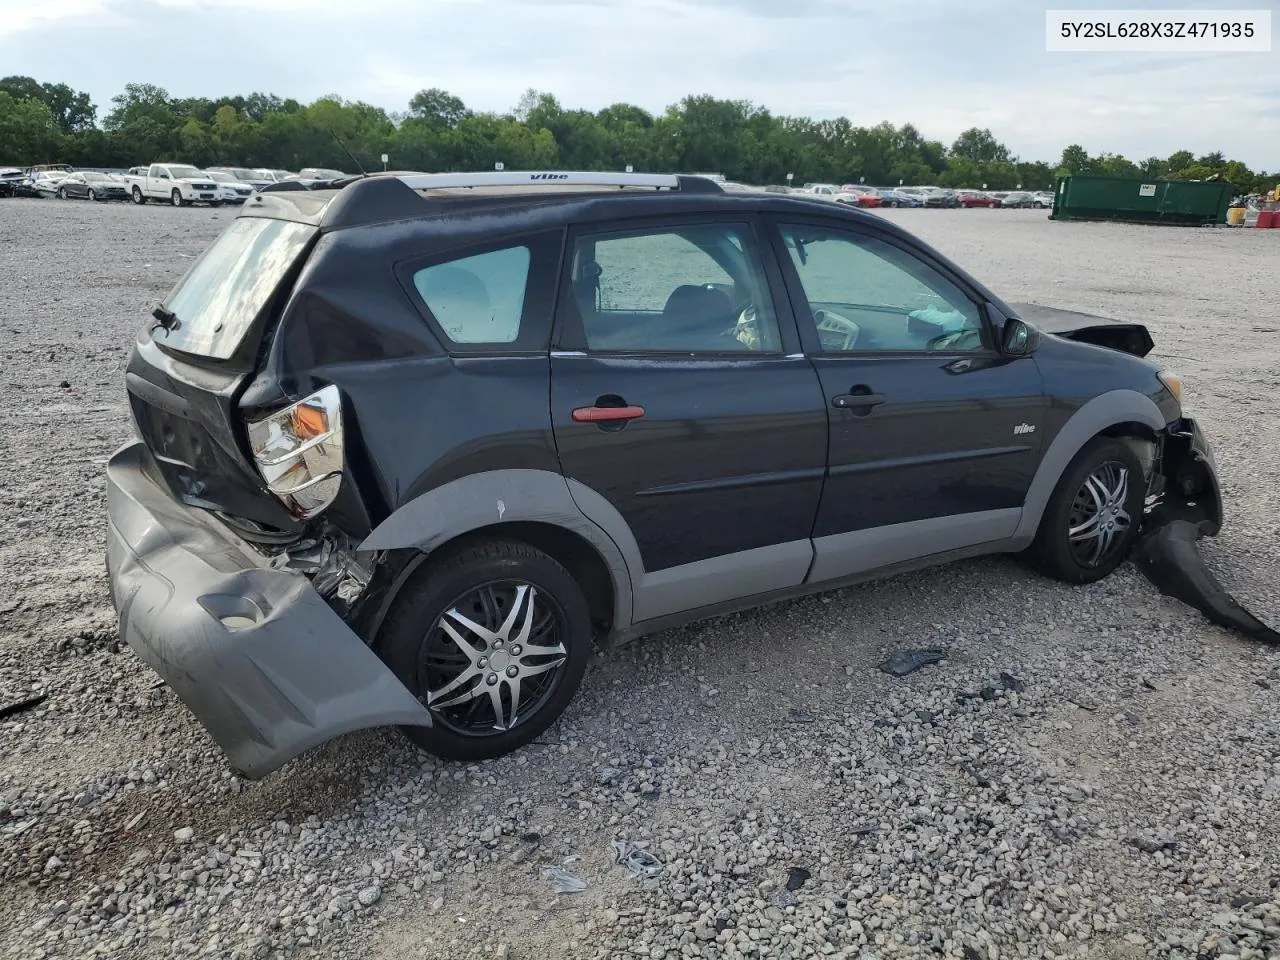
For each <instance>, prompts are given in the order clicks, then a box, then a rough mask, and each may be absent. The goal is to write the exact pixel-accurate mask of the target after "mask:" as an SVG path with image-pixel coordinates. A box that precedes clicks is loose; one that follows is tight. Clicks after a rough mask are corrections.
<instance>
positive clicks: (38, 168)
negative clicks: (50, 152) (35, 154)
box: [27, 163, 75, 175]
mask: <svg viewBox="0 0 1280 960" xmlns="http://www.w3.org/2000/svg"><path fill="white" fill-rule="evenodd" d="M74 171H75V167H73V166H71V164H69V163H37V164H34V165H32V166H30V167H27V173H28V174H30V175H35V174H37V173H73V172H74Z"/></svg>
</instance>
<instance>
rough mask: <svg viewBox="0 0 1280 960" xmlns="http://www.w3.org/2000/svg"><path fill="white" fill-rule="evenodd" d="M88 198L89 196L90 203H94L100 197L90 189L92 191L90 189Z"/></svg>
mask: <svg viewBox="0 0 1280 960" xmlns="http://www.w3.org/2000/svg"><path fill="white" fill-rule="evenodd" d="M88 196H89V200H90V201H94V200H97V199H98V195H97V194H96V193H95V192H94V191H93V189H92V188H90V189H89V195H88Z"/></svg>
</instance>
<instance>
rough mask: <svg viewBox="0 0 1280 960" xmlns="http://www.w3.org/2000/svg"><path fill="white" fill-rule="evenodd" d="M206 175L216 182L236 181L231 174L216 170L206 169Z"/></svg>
mask: <svg viewBox="0 0 1280 960" xmlns="http://www.w3.org/2000/svg"><path fill="white" fill-rule="evenodd" d="M208 177H209V179H210V180H216V181H217V182H218V183H235V182H236V178H235V177H233V176H232V175H231V174H229V173H222V172H220V171H216V170H210V171H208Z"/></svg>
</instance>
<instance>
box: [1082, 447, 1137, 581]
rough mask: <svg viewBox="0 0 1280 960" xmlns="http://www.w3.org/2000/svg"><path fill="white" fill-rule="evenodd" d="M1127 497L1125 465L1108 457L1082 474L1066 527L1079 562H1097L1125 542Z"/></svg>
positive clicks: (1130, 520) (1089, 565) (1097, 564)
mask: <svg viewBox="0 0 1280 960" xmlns="http://www.w3.org/2000/svg"><path fill="white" fill-rule="evenodd" d="M1128 500H1129V469H1128V467H1125V466H1124V465H1122V464H1119V463H1116V462H1115V461H1114V460H1112V461H1108V462H1107V463H1104V464H1101V465H1100V466H1099V467H1098V468H1097V469H1096V470H1094V471H1093V472H1092V473H1091V474H1089V476H1088V477H1086V478H1085V481H1084V483H1083V484H1081V486H1080V489H1079V490H1078V491H1077V492H1076V496H1075V499H1074V500H1073V501H1072V503H1071V518H1070V520H1069V521H1068V523H1069V526H1068V528H1067V539H1068V541H1069V542H1070V544H1071V552H1072V553H1073V554H1074V555H1075V558H1076V560H1077V561H1078V562H1079V563H1080V564H1081V565H1082V566H1086V567H1097V566H1099V565H1100V564H1102V563H1104V562H1106V561H1107V560H1108V559H1110V556H1111V553H1112V551H1113V550H1115V549H1116V548H1117V547H1119V546H1120V544H1122V543H1123V542H1124V540H1125V534H1126V533H1127V532H1128V530H1129V526H1130V524H1131V523H1132V522H1133V519H1132V518H1131V517H1130V516H1129V511H1128V509H1127V505H1128Z"/></svg>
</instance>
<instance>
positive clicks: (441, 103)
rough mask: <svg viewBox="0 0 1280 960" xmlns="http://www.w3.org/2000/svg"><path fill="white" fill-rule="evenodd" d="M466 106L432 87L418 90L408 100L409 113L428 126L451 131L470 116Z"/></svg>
mask: <svg viewBox="0 0 1280 960" xmlns="http://www.w3.org/2000/svg"><path fill="white" fill-rule="evenodd" d="M470 112H471V111H470V110H468V109H467V105H466V104H465V103H463V102H462V100H461V99H460V98H458V97H455V96H454V95H453V94H451V93H449V91H447V90H441V89H440V88H439V87H432V88H431V89H430V90H419V91H418V92H417V93H415V94H414V95H413V96H412V97H411V98H410V100H409V113H410V115H411V116H414V117H417V118H418V119H419V120H422V121H424V122H425V123H426V124H427V125H428V126H431V127H436V128H441V129H449V130H452V129H453V128H454V127H456V126H457V125H458V124H459V123H461V122H462V121H463V120H464V119H465V118H466V117H467V116H468V114H470Z"/></svg>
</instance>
